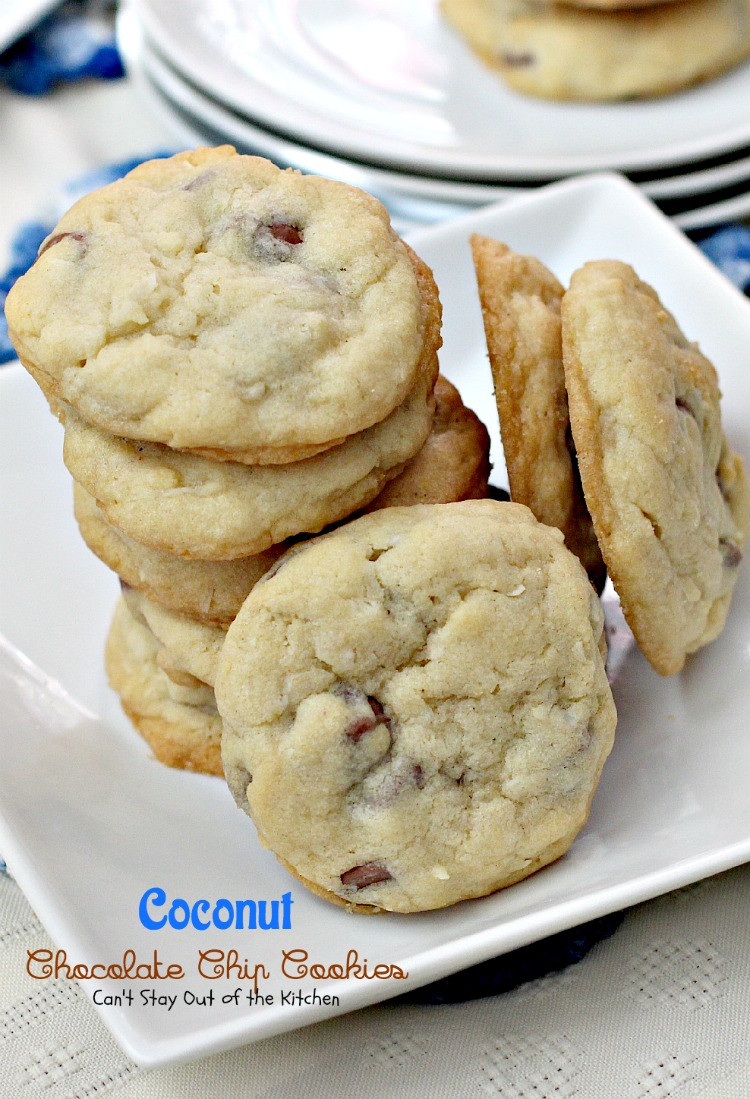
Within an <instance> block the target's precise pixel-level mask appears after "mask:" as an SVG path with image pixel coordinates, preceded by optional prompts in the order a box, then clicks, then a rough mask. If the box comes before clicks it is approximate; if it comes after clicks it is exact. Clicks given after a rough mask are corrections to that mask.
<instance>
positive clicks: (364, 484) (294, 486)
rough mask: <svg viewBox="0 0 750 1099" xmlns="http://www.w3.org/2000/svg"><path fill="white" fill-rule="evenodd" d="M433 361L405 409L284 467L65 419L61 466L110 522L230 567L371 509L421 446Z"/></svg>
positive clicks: (430, 405)
mask: <svg viewBox="0 0 750 1099" xmlns="http://www.w3.org/2000/svg"><path fill="white" fill-rule="evenodd" d="M436 378H437V358H436V357H433V362H431V363H430V364H429V367H428V368H427V369H426V370H425V372H424V373H423V375H422V377H421V378H420V381H419V384H418V386H417V387H416V388H415V389H414V390H413V392H412V393H411V394H410V396H409V397H408V398H407V400H406V401H405V402H404V404H402V405H399V407H398V408H397V409H396V410H395V411H394V412H392V413H391V414H390V416H388V417H387V419H385V420H383V422H382V423H379V424H375V426H374V427H371V428H368V429H367V430H366V431H363V432H361V433H360V434H359V435H355V436H353V437H352V438H350V439H347V440H346V441H345V442H343V443H341V445H340V446H338V447H333V448H331V449H330V450H326V451H324V452H323V453H322V454H316V455H315V456H314V457H312V458H306V459H305V460H304V461H301V462H293V463H291V464H290V465H287V466H281V465H273V466H250V465H242V464H240V463H238V462H212V461H209V460H208V459H206V458H200V457H198V456H197V455H194V454H185V453H183V452H181V451H175V450H171V449H169V448H168V447H163V446H160V445H159V444H158V443H137V442H135V441H133V440H129V439H121V438H117V437H116V436H114V435H110V434H109V433H108V432H106V431H102V430H101V429H100V428H97V427H95V426H94V425H92V424H88V423H86V422H85V421H84V420H81V419H80V417H78V416H77V415H76V414H75V413H74V412H73V411H72V410H71V411H70V412H68V413H67V414H66V416H65V444H64V448H63V457H64V460H65V464H66V465H67V467H68V469H69V470H70V472H71V474H72V475H73V477H74V478H75V480H76V481H78V482H79V483H80V484H82V485H83V487H84V488H85V489H86V491H87V492H88V493H90V495H92V496H93V497H94V498H95V499H96V501H97V503H98V504H99V506H100V507H101V509H102V511H103V512H104V514H105V516H106V518H107V519H108V520H109V521H110V522H111V523H113V524H114V525H115V526H116V527H118V528H119V529H120V530H122V531H124V532H125V533H126V534H128V535H130V537H131V538H134V539H135V540H136V541H138V542H142V543H143V544H144V545H147V546H151V547H153V548H154V549H159V550H165V551H166V552H168V553H173V554H177V555H178V556H184V557H191V558H203V559H207V560H232V559H234V558H237V557H245V556H249V555H251V554H256V553H262V552H263V551H264V550H267V549H268V548H269V546H272V545H274V544H276V543H278V542H283V541H284V540H285V539H287V538H289V537H291V536H292V535H295V534H300V533H302V532H315V531H319V530H320V529H321V528H322V527H324V526H326V525H327V524H328V523H333V522H335V521H336V520H338V519H343V518H344V517H345V516H347V515H351V513H352V512H354V511H356V510H357V509H358V508H361V507H364V506H365V504H368V503H369V502H370V500H372V499H373V498H374V497H375V496H377V494H378V492H380V490H381V489H382V488H383V486H384V485H385V483H386V482H387V481H388V480H390V478H391V477H395V476H396V475H397V474H398V473H400V472H401V469H402V468H403V466H404V463H405V462H408V461H409V459H410V458H413V456H414V455H415V454H416V453H417V451H418V450H419V449H420V448H421V447H422V446H423V445H424V442H425V440H426V439H427V436H428V435H429V433H430V426H431V423H432V416H433V410H434V397H433V388H434V385H435V381H436Z"/></svg>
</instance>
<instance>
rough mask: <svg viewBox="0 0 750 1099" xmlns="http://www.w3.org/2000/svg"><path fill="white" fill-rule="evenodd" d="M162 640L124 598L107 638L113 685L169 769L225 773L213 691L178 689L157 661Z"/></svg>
mask: <svg viewBox="0 0 750 1099" xmlns="http://www.w3.org/2000/svg"><path fill="white" fill-rule="evenodd" d="M158 650H159V642H158V641H157V640H156V638H155V637H154V636H153V634H152V633H151V631H150V630H149V629H148V628H147V627H146V626H144V625H143V624H142V623H140V622H137V621H136V620H135V618H133V616H132V615H131V614H130V612H129V611H128V608H127V606H126V605H125V601H124V600H123V599H119V600H118V602H117V606H116V608H115V614H114V618H113V620H112V625H111V627H110V631H109V636H108V638H107V646H106V653H105V662H106V668H107V676H108V678H109V682H110V685H111V686H112V688H113V689H114V690H115V691H116V692H117V694H118V695H119V696H120V703H121V705H122V708H123V710H124V711H125V713H126V714H127V716H128V717H129V718H130V720H131V721H132V723H133V725H134V726H135V727H136V729H137V730H138V732H139V733H140V734H141V735H142V736H143V738H144V740H146V741H147V743H148V744H149V746H150V748H151V750H152V751H153V753H154V755H155V756H156V758H157V759H158V760H159V761H160V762H161V763H165V764H167V765H168V766H169V767H179V768H182V769H183V770H187V771H202V772H203V773H204V774H209V775H222V774H223V770H222V765H221V750H220V744H221V718H220V717H219V715H218V712H217V710H216V706H215V703H214V698H213V692H212V691H211V689H210V687H206V686H203V687H200V688H197V689H195V688H187V687H178V686H177V685H175V684H174V683H172V682H171V681H170V679H169V678H168V677H167V676H166V675H165V674H164V672H163V671H162V670H161V669H160V668H159V667H158V665H157V662H156V656H157V652H158Z"/></svg>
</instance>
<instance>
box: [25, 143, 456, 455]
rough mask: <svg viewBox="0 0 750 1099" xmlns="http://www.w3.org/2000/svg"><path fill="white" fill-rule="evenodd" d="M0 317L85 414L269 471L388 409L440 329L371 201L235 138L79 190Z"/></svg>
mask: <svg viewBox="0 0 750 1099" xmlns="http://www.w3.org/2000/svg"><path fill="white" fill-rule="evenodd" d="M6 313H7V317H8V323H9V328H10V331H11V333H12V339H13V341H14V343H15V346H16V348H17V350H18V353H19V357H20V358H21V360H22V361H23V362H25V363H27V364H28V365H29V367H30V369H31V370H32V372H33V373H34V376H35V377H36V378H37V379H38V380H39V381H40V383H41V384H42V387H43V388H44V389H45V391H46V392H48V395H49V396H50V397H51V399H53V400H62V401H65V402H67V403H69V404H70V405H72V406H73V407H74V408H75V409H76V410H77V411H78V413H79V414H80V416H81V417H82V418H84V419H86V420H88V421H90V422H91V423H93V424H96V425H97V426H99V427H100V428H102V429H103V430H105V431H109V432H111V433H112V434H115V435H119V436H123V437H128V438H134V439H143V440H148V441H151V442H159V443H163V444H166V445H168V446H172V447H177V448H185V449H190V448H195V449H197V450H199V451H202V452H203V453H205V454H206V455H207V456H210V457H212V458H215V459H217V458H218V459H223V458H227V459H229V460H232V461H248V462H252V463H255V462H257V463H260V464H263V465H268V464H272V463H274V462H281V463H287V462H292V461H297V460H300V459H302V458H305V457H308V456H310V455H311V454H314V453H317V452H318V451H321V450H324V449H325V448H327V447H329V446H332V445H334V444H336V443H338V442H340V441H341V440H342V439H344V438H346V437H348V436H350V435H353V434H355V433H357V432H361V431H364V430H365V429H367V428H368V427H371V426H372V425H373V424H376V423H378V422H379V421H381V420H383V419H385V418H386V417H387V416H389V415H390V413H392V412H393V410H394V409H395V408H397V407H398V406H399V405H400V404H402V403H403V402H404V401H405V400H406V399H407V397H408V394H409V393H410V392H411V391H412V390H413V389H414V387H415V385H416V384H417V382H418V379H419V376H420V373H421V372H422V366H421V364H422V360H423V359H424V357H425V356H429V355H430V354H432V353H434V352H435V351H436V350H437V347H438V346H439V343H440V334H439V332H440V305H439V301H438V298H437V291H436V289H435V284H434V281H433V280H432V277H431V274H430V272H429V270H428V269H427V268H426V267H425V265H424V264H422V263H421V262H420V261H419V260H418V259H417V257H415V256H414V254H413V253H412V252H411V251H410V250H409V249H408V248H407V247H406V246H405V245H404V244H403V242H402V241H401V240H399V238H398V237H397V235H396V234H395V233H394V231H393V229H392V228H391V225H390V221H389V218H388V214H387V211H386V210H385V208H384V207H383V206H382V205H381V204H380V203H379V202H377V200H375V199H374V198H372V197H371V196H369V195H367V194H365V193H364V192H363V191H360V190H357V189H356V188H353V187H349V186H347V185H346V184H343V183H337V182H334V181H331V180H327V179H322V178H320V177H317V176H311V175H302V174H301V173H299V172H297V171H293V170H291V169H290V170H287V171H282V170H280V169H279V168H277V167H276V166H275V165H273V164H271V163H270V161H267V160H263V159H261V158H259V157H251V156H240V155H237V154H236V153H235V151H234V150H233V149H232V148H230V147H229V146H224V147H221V148H218V149H198V150H195V151H193V152H187V153H181V154H179V155H178V156H175V157H171V158H168V159H163V160H153V161H149V162H147V163H145V164H142V165H140V166H139V167H137V168H135V169H134V170H133V171H132V172H130V173H129V174H128V175H127V176H125V177H124V178H123V179H121V180H118V181H117V182H115V183H112V184H110V185H109V186H107V187H104V188H102V189H101V190H99V191H96V192H93V193H92V194H90V195H87V196H85V197H84V198H82V199H80V200H79V202H77V203H76V204H75V205H74V206H73V207H72V209H71V210H69V211H68V213H67V214H65V216H64V217H63V218H62V219H61V221H60V222H59V224H58V225H57V226H56V227H55V229H54V230H53V232H52V234H51V235H50V236H49V237H48V238H47V239H46V240H45V242H44V243H43V245H42V248H41V250H40V255H39V258H38V260H37V262H36V263H35V264H34V266H33V267H32V268H31V270H30V271H29V272H28V273H27V274H26V275H25V276H24V277H23V278H21V279H19V280H18V282H17V283H16V285H15V286H14V288H13V290H12V291H11V293H10V294H9V296H8V299H7V303H6Z"/></svg>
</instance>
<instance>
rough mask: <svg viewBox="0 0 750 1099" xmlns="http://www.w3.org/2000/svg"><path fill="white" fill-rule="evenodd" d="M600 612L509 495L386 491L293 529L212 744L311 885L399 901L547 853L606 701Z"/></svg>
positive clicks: (403, 908) (576, 574)
mask: <svg viewBox="0 0 750 1099" xmlns="http://www.w3.org/2000/svg"><path fill="white" fill-rule="evenodd" d="M602 638H603V616H602V611H601V607H600V605H599V601H598V599H597V598H596V595H595V593H594V591H593V589H592V588H591V585H590V584H589V582H588V579H587V577H586V573H585V572H584V570H583V568H582V567H581V565H580V563H579V562H578V560H577V559H576V558H575V557H574V556H573V555H572V554H571V553H570V552H569V551H568V550H567V549H566V548H565V546H564V544H563V537H562V534H561V533H560V532H559V531H558V530H553V529H552V528H550V527H545V526H542V525H541V524H540V523H538V522H537V521H536V519H534V517H533V516H532V514H531V512H530V511H529V510H528V509H527V508H525V507H522V506H521V505H519V504H501V503H498V502H496V501H492V500H471V501H463V502H461V503H455V504H442V505H434V506H417V507H411V508H388V509H385V510H383V511H380V512H377V513H375V514H373V515H368V516H365V517H364V518H361V519H358V520H356V521H354V522H352V523H348V524H346V525H344V526H341V527H339V528H338V529H337V530H335V531H333V532H331V533H329V534H326V535H323V536H321V537H319V538H316V539H313V540H311V541H310V542H307V543H305V544H304V545H300V546H297V547H295V549H294V550H293V551H291V552H290V553H289V554H288V555H287V556H285V557H283V558H281V559H280V561H279V562H277V566H276V570H275V571H274V572H272V573H271V574H270V575H269V576H267V577H266V578H265V579H264V580H263V581H261V582H260V583H259V584H257V585H256V587H255V588H254V589H253V591H252V592H251V593H250V595H249V596H248V598H247V600H246V601H245V604H244V605H243V607H242V609H241V611H240V613H239V614H238V616H237V618H236V620H235V622H234V623H233V624H232V626H230V628H229V631H228V633H227V639H226V642H225V644H224V647H223V649H222V652H221V655H220V657H219V664H218V672H217V677H216V698H217V705H218V707H219V712H220V714H221V715H222V720H223V723H224V735H223V741H222V756H223V760H224V767H225V773H226V775H227V779H228V782H229V785H230V788H231V790H232V793H233V794H234V797H235V799H236V800H237V802H238V804H239V805H240V806H241V807H242V808H243V809H245V811H247V812H249V813H250V814H251V815H252V817H253V820H254V821H255V824H256V826H257V828H258V832H259V834H260V836H261V838H262V840H263V842H264V843H265V844H266V845H267V846H268V847H270V848H271V850H273V851H274V852H275V853H276V854H277V855H278V856H279V858H280V859H281V860H282V861H283V862H284V863H285V864H288V865H289V866H291V867H292V868H293V870H294V873H295V874H297V875H298V876H299V877H300V878H301V879H302V880H305V881H307V882H309V883H311V884H312V887H313V888H315V890H316V891H320V892H322V894H323V895H327V894H332V895H333V897H334V898H338V900H339V901H343V902H345V903H355V904H363V905H369V906H371V907H372V908H375V909H385V910H388V911H395V912H413V911H422V910H427V909H433V908H441V907H443V906H445V905H450V904H454V903H455V902H457V901H459V900H462V899H465V898H468V897H478V896H483V895H485V894H487V893H490V892H493V891H494V890H496V889H499V888H501V887H502V886H504V885H508V884H510V883H511V882H514V881H517V880H519V879H520V878H522V877H525V876H527V875H528V874H531V873H533V872H534V871H535V870H537V869H538V868H539V867H541V866H543V865H545V864H546V863H548V862H550V861H552V860H553V859H555V858H558V857H559V856H560V855H561V854H562V853H563V852H564V851H565V850H566V848H567V847H568V846H569V845H570V843H571V842H572V840H573V838H574V837H575V835H576V834H577V833H578V831H579V830H580V828H581V827H582V825H583V824H584V822H585V820H586V818H587V815H588V811H589V806H590V802H591V798H592V796H593V792H594V789H595V787H596V783H597V780H598V778H599V774H600V771H601V768H602V765H603V763H604V760H605V758H606V756H607V754H608V752H609V750H610V748H611V745H612V738H613V733H614V727H615V720H616V717H615V709H614V703H613V701H612V695H611V692H610V689H609V686H608V684H607V679H606V675H605V672H604V662H603V658H602V654H601V651H600V647H599V646H600V643H601V642H602Z"/></svg>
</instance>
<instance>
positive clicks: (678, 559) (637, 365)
mask: <svg viewBox="0 0 750 1099" xmlns="http://www.w3.org/2000/svg"><path fill="white" fill-rule="evenodd" d="M562 320H563V354H564V362H565V379H566V384H567V389H568V398H569V404H570V421H571V425H572V428H573V438H574V439H575V445H576V450H577V451H578V460H579V465H580V471H581V480H582V482H583V488H584V491H585V493H586V501H587V503H588V507H589V511H590V512H591V517H592V519H593V521H594V528H595V530H596V536H597V539H598V541H599V545H600V547H601V550H602V554H603V556H604V560H605V562H606V564H607V570H608V572H609V574H610V576H611V577H612V580H613V582H614V585H615V587H616V589H617V591H618V593H619V595H620V600H621V603H622V608H623V612H624V614H625V617H626V619H627V621H628V624H629V625H630V628H631V629H632V631H633V633H634V635H635V638H636V641H637V642H638V644H639V645H640V647H641V649H642V650H643V652H644V653H645V655H646V657H647V658H648V660H649V661H650V662H651V664H652V665H653V666H654V668H655V669H656V670H657V671H658V672H660V673H661V674H662V675H671V674H672V673H674V672H678V671H679V670H680V668H682V666H683V664H684V662H685V658H686V656H687V654H688V653H692V652H695V650H696V649H698V648H700V647H701V646H702V645H705V644H707V643H708V642H709V641H712V640H713V639H714V638H715V637H716V636H717V635H718V634H719V633H720V631H721V630H722V628H723V626H724V622H725V620H726V616H727V611H728V609H729V601H730V598H731V594H732V589H733V587H734V583H735V580H736V577H737V569H738V566H739V563H740V560H741V558H742V549H743V546H744V544H745V538H746V534H747V530H748V517H749V512H750V507H749V505H748V496H747V486H746V481H745V471H744V466H743V463H742V460H741V459H740V458H739V456H738V455H736V454H734V453H733V452H732V450H731V449H730V447H729V446H728V444H727V442H726V439H725V438H724V434H723V432H722V428H721V417H720V410H719V395H720V394H719V385H718V379H717V375H716V370H715V369H714V367H713V366H712V364H711V363H710V362H709V361H708V359H707V358H706V357H705V356H704V355H703V354H702V353H701V351H700V350H699V348H698V347H697V345H696V344H692V343H690V342H689V341H688V340H687V339H686V338H685V336H684V335H683V334H682V332H681V331H680V329H679V327H678V325H677V322H676V321H675V319H674V317H672V315H671V314H670V313H669V312H668V311H667V310H666V309H665V308H664V306H663V305H662V303H661V302H660V300H659V297H658V295H657V294H656V292H655V291H654V290H653V289H652V288H651V287H650V286H648V285H647V284H646V283H644V282H642V281H641V280H640V279H639V278H638V276H637V275H636V273H635V271H634V270H633V269H632V267H629V266H628V265H627V264H624V263H619V262H617V261H614V260H600V261H597V262H593V263H587V264H586V265H585V266H584V267H582V268H581V269H580V270H579V271H577V272H576V273H575V274H574V275H573V278H572V280H571V284H570V289H569V290H568V291H567V293H566V294H565V297H564V298H563V303H562Z"/></svg>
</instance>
